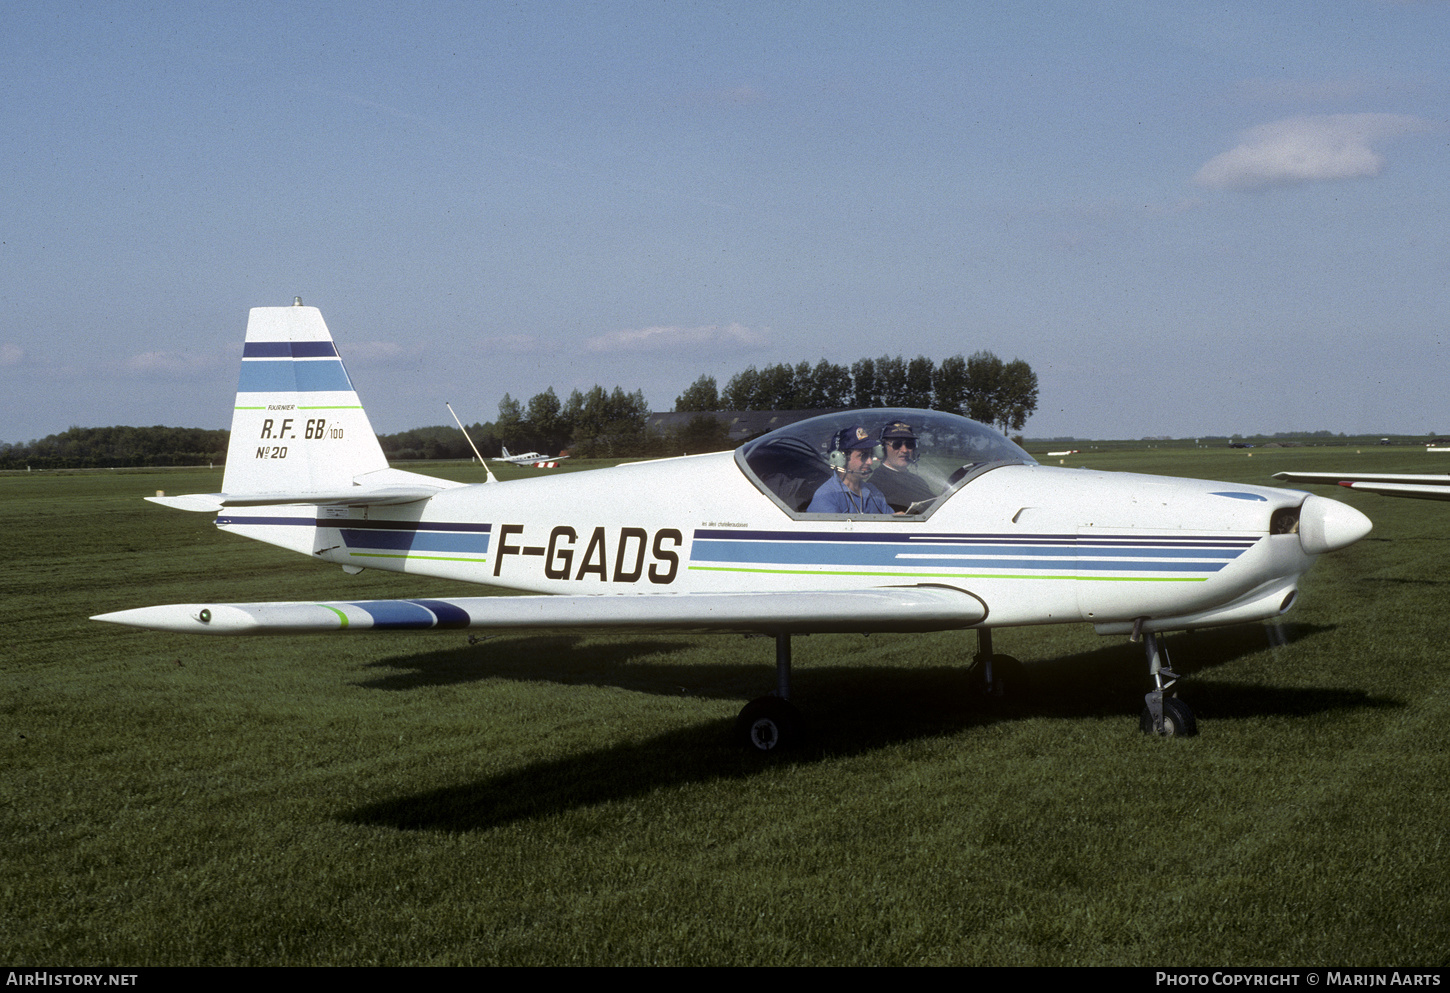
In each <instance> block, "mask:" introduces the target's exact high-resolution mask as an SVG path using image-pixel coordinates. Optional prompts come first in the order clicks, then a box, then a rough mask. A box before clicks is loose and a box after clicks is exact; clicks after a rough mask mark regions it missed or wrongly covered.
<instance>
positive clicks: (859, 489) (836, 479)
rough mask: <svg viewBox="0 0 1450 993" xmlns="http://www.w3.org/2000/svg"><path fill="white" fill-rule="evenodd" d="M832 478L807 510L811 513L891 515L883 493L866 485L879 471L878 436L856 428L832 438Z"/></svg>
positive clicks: (861, 428) (817, 491) (825, 483)
mask: <svg viewBox="0 0 1450 993" xmlns="http://www.w3.org/2000/svg"><path fill="white" fill-rule="evenodd" d="M828 461H829V462H830V464H831V468H832V469H834V470H835V472H833V473H832V474H831V478H830V479H828V480H826V481H825V482H824V483H822V484H821V485H820V488H818V489H817V490H816V492H815V495H814V496H813V497H811V502H810V505H809V506H808V507H806V513H809V514H890V513H891V508H890V507H889V506H888V505H887V503H886V499H885V497H883V496H882V495H881V491H880V490H878V489H877V488H876V487H874V486H872V485H871V484H870V483H868V482H867V480H868V479H870V478H871V473H872V472H873V471H874V470H875V468H876V435H875V433H873V432H871V431H867V430H866V429H865V428H864V427H860V426H856V427H850V428H847V429H846V430H844V431H837V432H836V433H835V434H834V435H833V436H832V437H831V451H830V454H829V456H828Z"/></svg>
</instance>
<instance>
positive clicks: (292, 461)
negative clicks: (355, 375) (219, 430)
mask: <svg viewBox="0 0 1450 993" xmlns="http://www.w3.org/2000/svg"><path fill="white" fill-rule="evenodd" d="M387 467H388V462H387V459H386V458H385V457H384V456H383V449H382V446H381V445H379V444H378V438H377V435H376V434H374V433H373V427H372V424H371V423H370V422H369V421H368V416H367V413H366V412H365V411H364V410H363V406H362V402H361V401H360V400H359V399H358V395H357V391H356V390H355V389H354V388H353V385H352V380H351V378H349V376H348V374H347V369H346V368H344V366H343V364H342V358H341V356H339V355H338V352H337V346H336V345H335V344H334V342H333V340H332V335H331V333H329V332H328V330H327V324H326V322H324V321H323V319H322V312H321V311H319V310H318V309H317V308H316V307H305V306H303V305H302V301H301V299H300V298H299V300H298V301H297V303H295V304H293V305H292V306H291V307H253V308H252V310H251V313H250V315H249V317H248V320H247V339H246V344H245V346H244V347H243V351H242V372H241V378H240V380H239V381H238V384H237V401H236V408H235V410H234V411H233V413H232V432H231V439H230V441H229V443H228V446H227V463H226V473H225V475H224V476H223V478H222V489H223V491H225V492H227V493H288V492H290V493H303V492H311V491H321V490H328V489H332V490H336V489H338V488H340V487H346V486H349V485H351V483H352V480H353V478H354V477H356V476H359V475H362V474H363V473H368V472H375V471H377V470H379V469H386V468H387Z"/></svg>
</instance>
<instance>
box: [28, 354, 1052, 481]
mask: <svg viewBox="0 0 1450 993" xmlns="http://www.w3.org/2000/svg"><path fill="white" fill-rule="evenodd" d="M842 407H924V408H930V409H935V410H946V411H951V412H953V413H959V414H963V415H965V416H967V417H970V418H972V419H973V420H977V421H982V422H984V423H988V424H996V425H998V426H999V427H1001V428H1002V430H1004V431H1009V430H1010V431H1021V430H1022V427H1023V425H1024V424H1025V423H1026V421H1027V418H1028V417H1029V416H1031V414H1032V413H1033V411H1035V410H1036V409H1037V375H1036V374H1035V373H1034V372H1033V371H1032V369H1031V368H1030V367H1029V366H1028V365H1027V363H1026V362H1023V361H1021V360H1020V359H1019V360H1016V361H1013V362H1003V361H1002V360H1001V359H999V358H997V356H995V355H993V354H992V353H991V352H977V353H975V354H973V355H972V356H970V357H968V358H963V357H962V356H960V355H954V356H952V357H951V358H948V359H944V360H943V361H942V362H941V363H940V364H939V365H938V364H936V363H934V362H933V361H932V360H931V359H929V358H927V357H925V356H921V355H919V356H917V357H916V358H914V359H911V360H909V361H908V360H905V359H903V358H902V357H901V356H899V355H898V356H886V355H883V356H881V357H880V358H878V359H860V360H858V361H857V362H855V363H853V364H852V365H851V366H850V367H849V368H848V367H846V366H842V365H837V364H835V363H832V362H827V361H826V360H824V359H822V360H821V361H820V362H818V363H816V364H815V365H814V366H812V365H811V364H810V363H808V362H802V363H800V364H799V365H795V366H791V365H786V364H780V365H772V366H766V367H764V368H763V369H757V368H755V367H754V366H751V367H750V368H748V369H746V370H745V371H744V372H740V373H737V374H736V375H734V376H733V377H731V379H730V381H729V382H728V383H727V384H726V386H725V389H724V390H723V391H721V390H719V389H718V388H717V387H716V384H715V379H714V377H712V376H701V377H700V378H699V379H697V380H696V381H695V382H694V383H693V384H692V385H691V386H690V387H689V388H688V389H686V390H685V391H684V392H683V393H681V394H680V396H679V397H678V398H677V399H676V401H675V410H676V411H680V412H695V413H698V414H700V415H701V416H699V417H696V418H693V419H691V420H690V421H689V422H688V424H686V425H685V426H683V427H680V428H678V429H677V430H676V431H675V432H674V433H672V434H670V435H660V434H651V433H649V432H647V431H646V425H647V423H648V420H649V415H650V409H649V405H648V404H647V403H646V402H645V399H644V393H643V392H642V391H639V390H636V391H634V392H633V393H626V392H625V391H624V390H623V389H622V388H621V387H618V386H616V387H614V389H613V390H608V391H606V390H605V389H604V388H603V387H602V386H598V385H596V386H594V387H593V388H591V389H589V390H587V391H584V392H580V391H579V390H575V391H573V392H572V393H571V394H570V395H569V399H568V400H567V401H564V402H562V403H561V402H560V401H559V397H558V395H557V394H556V393H555V392H554V390H553V387H550V388H549V389H547V390H545V391H544V392H542V393H539V394H536V395H535V396H533V397H531V398H530V399H529V401H528V402H527V403H526V404H525V403H520V402H519V401H518V400H515V399H514V398H513V397H512V396H510V395H509V394H507V393H505V394H504V397H503V399H502V400H501V401H500V402H499V405H498V412H499V416H498V420H497V421H494V422H491V423H488V424H474V425H473V426H472V427H471V428H470V429H469V433H470V434H471V435H472V437H473V440H474V442H475V443H476V444H477V445H478V446H479V450H480V451H481V452H483V453H484V454H485V455H486V456H491V455H493V454H494V453H495V452H498V451H499V450H500V449H502V448H509V449H511V450H513V451H514V452H522V451H539V452H544V453H545V454H554V453H556V452H559V451H562V450H564V449H566V448H567V449H568V450H569V451H570V452H571V453H572V454H574V455H579V456H585V457H590V456H594V457H606V458H608V457H616V458H617V457H636V456H652V455H670V454H678V453H679V452H681V451H689V452H703V451H711V450H715V449H721V448H728V447H730V439H729V437H728V435H727V434H726V431H725V428H724V427H723V426H722V425H721V424H720V423H719V422H718V421H717V420H716V419H715V418H713V417H710V416H707V415H709V414H712V413H714V412H715V411H719V410H830V409H837V408H842ZM379 441H380V442H381V443H382V446H383V451H384V452H385V453H386V454H387V455H388V457H389V458H396V459H454V458H457V459H462V458H469V457H470V456H471V455H472V451H471V450H470V449H469V446H468V443H467V441H466V440H465V439H464V438H463V437H462V436H461V435H460V434H459V432H458V431H457V430H456V429H455V428H453V427H451V426H449V427H444V426H439V427H429V428H417V429H414V430H412V431H403V432H400V433H398V434H394V435H383V436H381V437H380V438H379ZM226 448H227V432H226V431H205V430H202V429H200V428H167V427H151V428H135V427H110V428H79V427H73V428H71V429H70V430H68V431H65V432H63V433H61V434H57V435H51V436H49V437H47V438H44V439H42V440H41V441H32V442H30V443H29V444H28V445H11V444H0V468H21V469H23V468H25V467H26V466H31V467H33V468H37V469H48V468H78V467H95V468H105V467H108V466H146V465H155V466H166V465H199V464H207V463H220V462H222V461H224V460H225V457H226Z"/></svg>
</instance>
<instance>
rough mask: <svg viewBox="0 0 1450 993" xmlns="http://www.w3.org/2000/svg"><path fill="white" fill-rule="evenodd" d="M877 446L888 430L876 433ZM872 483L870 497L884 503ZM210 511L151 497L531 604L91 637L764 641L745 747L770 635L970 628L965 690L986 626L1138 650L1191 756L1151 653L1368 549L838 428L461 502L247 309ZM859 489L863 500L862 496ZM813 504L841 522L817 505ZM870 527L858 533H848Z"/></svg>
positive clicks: (794, 430)
mask: <svg viewBox="0 0 1450 993" xmlns="http://www.w3.org/2000/svg"><path fill="white" fill-rule="evenodd" d="M888 429H889V431H888ZM888 434H889V439H888V440H889V442H890V444H891V445H892V446H893V447H897V446H902V445H909V446H911V448H912V451H913V452H914V455H915V457H914V459H913V460H911V463H910V466H909V468H908V470H907V471H908V472H910V473H911V474H912V475H913V476H914V477H915V479H914V488H915V489H916V490H917V492H918V493H920V492H921V491H925V492H926V494H927V496H926V497H925V498H919V497H918V496H917V495H913V496H912V497H911V500H910V503H909V504H908V509H909V512H907V513H890V512H883V511H889V510H890V508H889V507H887V506H885V504H884V502H883V501H881V500H879V499H878V498H879V497H880V491H878V490H877V489H876V488H875V485H874V484H873V483H872V482H871V476H872V471H873V469H874V468H875V466H876V461H877V459H878V458H879V454H880V452H881V448H880V447H879V446H878V444H877V441H878V439H880V438H881V437H884V436H887V435H888ZM886 474H887V470H885V469H882V470H881V475H882V477H883V479H882V482H881V485H882V486H883V487H885V486H887V483H886V481H885V479H884V476H885V475H886ZM222 490H223V492H220V493H206V494H192V495H188V496H159V497H152V498H149V499H152V500H154V501H155V502H157V503H160V504H164V505H166V506H169V507H174V508H179V509H184V510H194V511H205V512H208V513H215V514H216V515H217V517H216V523H217V526H218V527H220V528H221V529H222V530H224V531H229V532H232V533H235V534H239V535H242V536H243V537H247V538H253V539H256V540H258V541H264V542H268V543H270V544H274V545H278V546H280V547H282V548H287V549H291V550H293V551H296V552H300V553H301V554H303V555H308V556H311V557H313V558H316V559H320V560H322V561H325V562H330V563H335V564H337V565H339V566H341V567H342V569H343V570H344V571H345V572H349V573H357V572H360V571H361V570H362V569H364V568H373V569H388V570H392V571H396V572H404V573H414V574H418V575H424V576H434V577H438V578H440V579H448V580H466V581H469V582H475V583H480V584H483V585H486V586H495V587H505V588H509V589H513V590H518V591H523V592H527V593H532V594H536V595H534V596H523V597H496V596H480V597H461V598H447V599H444V598H439V599H419V600H363V601H350V600H338V601H332V602H325V603H309V602H293V603H210V602H208V603H191V604H173V605H169V606H158V607H141V608H137V609H132V610H122V611H117V612H114V613H107V614H101V615H99V616H97V617H96V618H95V619H96V620H101V621H109V622H113V623H117V624H126V625H131V626H135V627H141V628H150V629H155V630H160V631H171V632H183V633H193V634H254V633H256V634H260V633H295V632H319V631H348V632H355V631H367V630H370V631H379V630H400V629H402V630H417V629H432V628H443V629H463V628H488V629H493V630H520V629H541V628H542V629H548V630H559V629H581V628H591V629H631V630H641V629H642V630H649V631H695V632H743V633H753V634H763V635H769V636H772V637H774V639H775V645H776V670H777V672H776V675H777V686H776V690H775V692H774V693H773V694H771V695H769V696H765V697H761V698H760V699H757V700H754V701H752V702H751V703H749V704H748V705H746V707H745V708H744V710H742V711H741V713H740V717H739V719H738V721H737V730H738V733H739V735H740V736H741V738H742V740H744V741H745V742H746V743H747V744H748V745H749V746H750V747H754V748H757V749H760V750H762V751H766V750H770V749H772V748H777V747H781V746H783V745H785V744H787V743H789V741H790V740H791V739H792V738H793V737H794V736H795V735H796V734H797V733H798V732H799V728H800V715H799V714H798V713H797V712H796V711H795V709H794V708H793V707H792V706H791V704H790V703H788V699H789V697H790V676H791V665H790V655H791V653H790V646H791V637H792V636H793V635H797V634H807V633H810V632H826V631H836V632H881V631H897V632H914V631H943V630H958V629H973V630H975V631H976V632H977V648H978V650H977V652H976V654H975V657H974V665H973V668H972V669H971V672H972V673H973V679H974V681H975V682H976V683H977V684H979V685H980V686H982V688H983V689H984V690H986V691H987V692H990V693H994V694H998V693H1000V692H1001V691H1002V689H1003V686H1004V685H1005V684H1008V683H1010V681H1011V680H1012V679H1013V678H1014V677H1015V676H1016V675H1017V674H1019V673H1020V668H1019V664H1018V663H1017V662H1016V661H1015V660H1013V659H1011V658H1010V657H1008V656H1004V655H994V654H993V651H992V632H993V630H994V629H996V628H1007V627H1014V626H1022V625H1033V624H1066V623H1073V622H1079V623H1080V622H1086V623H1089V624H1092V625H1094V627H1095V628H1096V629H1097V631H1098V632H1099V633H1100V634H1104V635H1132V636H1133V637H1134V638H1135V639H1137V638H1140V637H1143V636H1146V637H1145V638H1144V641H1145V645H1146V651H1147V661H1148V667H1149V672H1150V674H1151V677H1152V681H1153V689H1152V690H1151V691H1150V692H1149V693H1147V694H1146V696H1145V706H1144V708H1143V713H1142V718H1141V726H1142V727H1143V730H1145V731H1149V732H1156V733H1158V734H1161V735H1175V734H1179V735H1181V734H1191V733H1193V731H1194V730H1195V721H1194V718H1193V714H1192V712H1191V711H1190V710H1189V709H1188V707H1187V706H1186V705H1185V704H1184V703H1183V702H1182V701H1181V700H1179V699H1178V698H1177V696H1176V695H1175V694H1173V693H1171V692H1169V687H1171V686H1172V685H1173V683H1174V682H1175V681H1176V680H1177V678H1178V677H1177V676H1176V675H1175V674H1174V673H1173V672H1172V671H1171V670H1169V669H1168V667H1167V666H1166V665H1165V664H1164V662H1165V658H1164V655H1163V652H1162V633H1163V632H1165V631H1174V630H1181V629H1186V628H1201V627H1211V626H1214V625H1222V624H1236V623H1241V622H1246V621H1257V620H1263V619H1267V618H1271V617H1275V616H1277V615H1279V614H1282V613H1284V612H1285V611H1287V610H1288V609H1289V607H1290V605H1291V604H1292V603H1293V602H1294V598H1295V596H1296V594H1297V587H1298V581H1299V577H1300V576H1301V575H1303V574H1304V572H1305V571H1306V570H1307V569H1308V568H1309V567H1310V566H1311V565H1313V563H1314V561H1315V559H1316V557H1317V556H1319V555H1320V554H1322V553H1324V552H1329V551H1333V550H1335V549H1338V548H1343V547H1345V546H1346V545H1349V544H1351V543H1352V542H1354V541H1356V540H1358V539H1359V538H1361V537H1363V536H1364V535H1365V534H1367V533H1368V532H1369V529H1370V522H1369V520H1368V518H1366V517H1365V516H1364V515H1363V514H1361V513H1360V512H1359V511H1357V510H1354V509H1353V508H1351V507H1348V506H1346V505H1345V504H1342V503H1339V502H1337V501H1334V500H1328V499H1325V498H1324V497H1319V496H1310V495H1308V494H1305V493H1303V492H1301V491H1291V490H1283V489H1272V488H1268V487H1260V486H1249V485H1244V484H1240V483H1216V482H1207V481H1203V480H1193V479H1178V478H1170V477H1161V476H1144V475H1137V474H1132V473H1115V472H1100V471H1094V470H1089V469H1066V468H1060V467H1056V466H1043V465H1039V464H1037V463H1036V462H1035V461H1034V460H1033V459H1032V457H1031V456H1029V455H1028V454H1027V453H1026V452H1025V451H1023V450H1022V449H1021V448H1019V447H1018V446H1017V445H1015V444H1013V443H1012V442H1011V441H1009V440H1007V438H1005V437H1003V436H1002V435H1001V434H999V433H998V432H996V431H994V430H992V429H991V428H988V427H985V426H983V425H981V424H978V423H976V422H975V421H970V420H967V419H966V418H963V417H958V416H956V415H953V414H947V413H942V412H939V411H926V410H910V409H900V408H893V409H884V410H859V411H844V412H839V413H833V414H827V415H824V416H821V417H815V418H811V419H808V420H804V421H800V422H797V423H795V424H792V425H790V426H788V427H783V428H780V429H778V430H776V431H773V432H770V433H769V434H766V435H763V436H761V437H759V438H757V439H755V440H753V441H751V442H749V443H747V444H745V445H743V446H742V447H740V448H739V449H738V450H736V451H734V452H720V453H714V454H708V455H696V456H687V457H683V458H674V459H662V460H659V461H652V462H639V463H633V464H625V465H619V466H615V467H613V468H605V469H595V470H591V471H587V472H579V473H570V474H568V475H564V476H548V477H541V478H530V479H518V480H510V481H508V482H500V481H498V480H496V479H492V478H490V479H489V480H488V481H487V482H484V483H480V484H473V485H465V484H462V483H456V482H452V481H449V480H444V479H436V478H433V477H429V476H425V475H420V474H417V473H412V472H405V471H402V470H398V469H393V468H389V467H388V464H387V460H386V459H385V458H384V457H383V452H382V449H381V448H380V447H379V444H378V440H377V437H376V436H375V435H374V433H373V430H372V427H371V425H370V424H369V422H368V418H367V415H366V414H365V413H364V412H363V408H362V405H361V404H360V403H359V401H358V396H357V393H356V391H355V390H354V388H353V384H352V381H351V380H350V379H349V377H348V374H347V372H346V370H345V369H344V368H343V364H342V360H341V359H340V358H339V356H338V352H337V349H336V347H335V346H334V343H333V340H332V336H331V335H330V334H329V332H328V330H327V326H326V324H325V323H324V322H323V319H322V315H321V314H320V313H319V312H318V310H317V309H315V308H312V307H304V306H302V305H301V300H300V299H299V300H298V301H297V303H296V304H294V305H293V306H291V307H259V308H256V309H254V310H252V311H251V316H250V320H249V322H248V325H247V338H246V345H245V348H244V351H243V357H242V371H241V380H240V385H239V387H238V393H237V400H236V409H235V412H234V415H233V420H232V431H231V441H230V447H229V449H228V451H227V461H226V472H225V475H224V477H223V480H222ZM872 494H875V496H873V495H872ZM822 507H830V508H835V509H828V510H822V509H821V508H822ZM873 510H875V511H877V512H874V513H873V512H870V511H873Z"/></svg>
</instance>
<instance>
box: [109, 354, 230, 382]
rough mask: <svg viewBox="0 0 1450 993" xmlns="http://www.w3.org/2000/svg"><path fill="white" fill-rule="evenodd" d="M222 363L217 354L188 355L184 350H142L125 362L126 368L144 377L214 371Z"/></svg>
mask: <svg viewBox="0 0 1450 993" xmlns="http://www.w3.org/2000/svg"><path fill="white" fill-rule="evenodd" d="M221 364H222V359H221V358H220V357H219V356H216V355H188V354H185V353H182V352H162V351H155V352H141V353H140V354H139V355H133V356H131V357H130V358H129V359H127V360H126V361H125V363H124V367H125V370H126V371H127V372H129V373H131V374H133V375H137V376H141V377H144V378H160V379H173V378H185V377H188V376H192V375H194V374H196V373H207V372H212V371H214V370H215V369H216V368H217V367H218V366H220V365H221Z"/></svg>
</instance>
